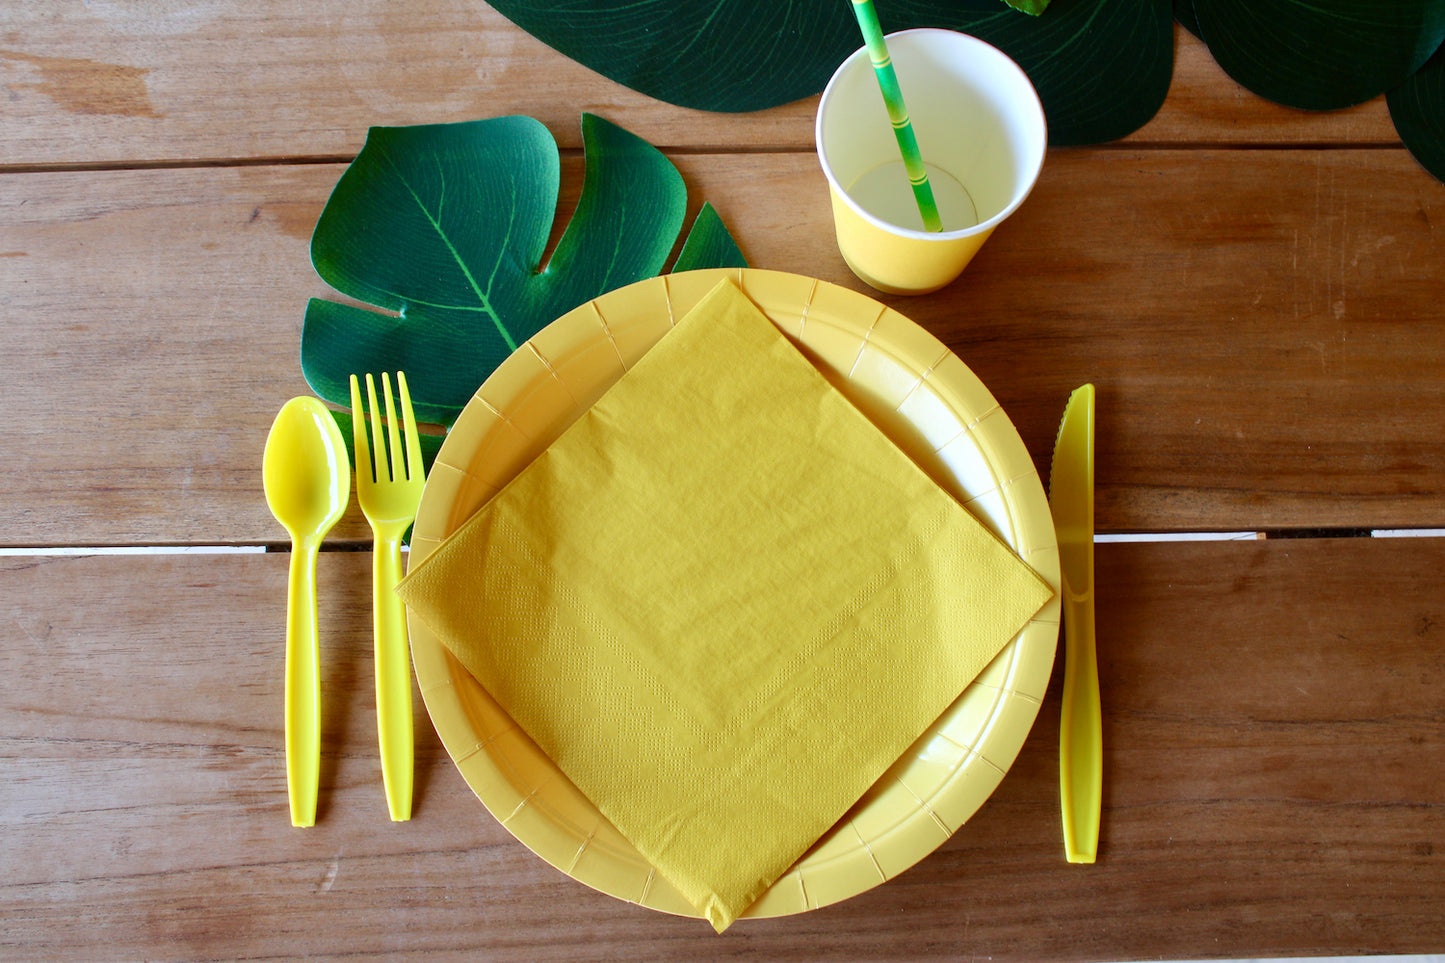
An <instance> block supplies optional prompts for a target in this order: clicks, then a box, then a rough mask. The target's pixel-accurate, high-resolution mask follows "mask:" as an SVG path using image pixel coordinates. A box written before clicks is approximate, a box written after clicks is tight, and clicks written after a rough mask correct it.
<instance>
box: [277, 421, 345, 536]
mask: <svg viewBox="0 0 1445 963" xmlns="http://www.w3.org/2000/svg"><path fill="white" fill-rule="evenodd" d="M261 472H262V475H263V484H264V485H265V488H266V503H267V504H268V505H269V506H270V507H271V514H273V515H275V516H276V520H277V521H279V522H280V523H281V524H282V525H283V526H285V528H286V531H287V532H288V533H289V534H290V535H291V538H292V539H293V540H299V539H303V538H305V537H307V536H308V535H309V536H311V537H314V538H320V537H321V536H323V535H325V534H326V532H327V531H329V530H330V529H331V527H332V526H333V525H335V524H336V522H337V520H338V519H340V518H341V516H342V513H344V512H345V511H346V502H347V499H348V498H350V496H351V473H350V469H349V466H348V463H347V458H346V442H345V440H344V439H343V438H342V436H341V429H339V428H337V427H336V422H335V420H334V419H332V417H331V413H330V412H329V411H327V409H326V406H325V405H323V404H322V403H321V402H319V401H317V400H316V399H315V398H308V397H300V398H292V399H291V400H290V401H288V402H286V404H285V405H283V406H282V408H281V411H280V412H279V413H277V415H276V421H275V423H273V424H272V425H271V434H270V435H269V436H268V437H267V438H266V453H265V456H264V457H263V459H262V465H261Z"/></svg>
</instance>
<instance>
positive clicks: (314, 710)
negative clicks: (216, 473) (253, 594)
mask: <svg viewBox="0 0 1445 963" xmlns="http://www.w3.org/2000/svg"><path fill="white" fill-rule="evenodd" d="M316 550H317V544H316V541H315V540H314V539H298V540H296V542H295V543H294V544H293V545H292V547H291V569H290V575H289V579H288V583H287V591H286V794H287V796H288V798H289V801H290V803H291V825H293V826H314V825H316V795H317V787H318V785H319V783H320V769H321V710H320V706H321V678H320V671H319V669H318V663H319V662H320V652H319V645H318V642H317V637H316Z"/></svg>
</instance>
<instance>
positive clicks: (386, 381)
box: [381, 372, 406, 481]
mask: <svg viewBox="0 0 1445 963" xmlns="http://www.w3.org/2000/svg"><path fill="white" fill-rule="evenodd" d="M381 387H382V391H383V393H384V394H385V395H386V427H387V433H386V441H387V449H386V450H387V452H388V453H390V455H391V476H390V477H391V480H392V481H400V480H402V479H404V478H405V477H406V465H405V464H404V463H403V461H402V457H401V425H399V424H398V423H397V420H396V399H395V398H393V397H392V394H391V375H390V374H389V373H387V372H383V373H382V375H381Z"/></svg>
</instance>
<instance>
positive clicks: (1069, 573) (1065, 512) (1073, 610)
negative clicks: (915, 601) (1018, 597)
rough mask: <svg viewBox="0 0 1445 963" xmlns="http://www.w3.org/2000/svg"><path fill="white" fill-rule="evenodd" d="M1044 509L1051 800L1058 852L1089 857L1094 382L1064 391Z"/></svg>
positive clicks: (1100, 775)
mask: <svg viewBox="0 0 1445 963" xmlns="http://www.w3.org/2000/svg"><path fill="white" fill-rule="evenodd" d="M1049 508H1050V510H1051V511H1052V513H1053V516H1054V530H1055V531H1056V532H1057V534H1058V538H1059V562H1060V565H1061V566H1062V568H1063V576H1064V598H1063V603H1064V701H1063V717H1062V719H1061V720H1060V723H1059V803H1060V806H1061V808H1062V809H1063V817H1064V855H1065V856H1066V857H1067V858H1068V860H1069V862H1071V863H1092V862H1093V861H1094V858H1095V857H1096V856H1097V854H1098V851H1099V809H1100V806H1101V802H1102V796H1103V783H1104V758H1103V734H1102V731H1101V730H1102V723H1101V721H1100V717H1099V667H1098V662H1097V656H1096V653H1095V649H1094V386H1093V385H1091V384H1087V385H1084V386H1083V387H1081V388H1078V389H1076V390H1075V391H1074V393H1073V394H1071V395H1070V396H1069V403H1068V405H1067V406H1066V407H1065V408H1064V419H1063V422H1062V423H1061V424H1060V425H1059V437H1058V439H1057V440H1056V441H1055V442H1054V460H1053V465H1052V466H1051V467H1050V469H1049Z"/></svg>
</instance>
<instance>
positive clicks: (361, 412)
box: [351, 375, 371, 474]
mask: <svg viewBox="0 0 1445 963" xmlns="http://www.w3.org/2000/svg"><path fill="white" fill-rule="evenodd" d="M351 446H352V447H353V448H355V449H356V471H357V473H358V474H359V473H360V472H361V469H362V466H365V467H366V471H367V473H368V474H369V473H370V472H371V447H370V446H369V445H368V444H367V443H366V410H365V409H364V408H362V407H361V388H360V387H359V386H358V385H357V382H356V375H352V376H351Z"/></svg>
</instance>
